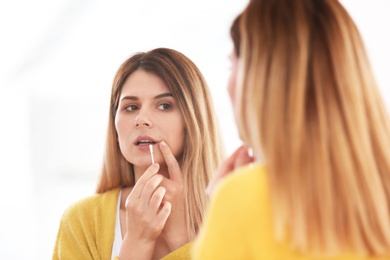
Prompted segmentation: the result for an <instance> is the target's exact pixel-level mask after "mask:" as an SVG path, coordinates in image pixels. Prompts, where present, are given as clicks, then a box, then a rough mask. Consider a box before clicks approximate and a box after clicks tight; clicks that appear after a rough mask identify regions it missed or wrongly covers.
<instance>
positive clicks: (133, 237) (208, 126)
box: [53, 48, 223, 260]
mask: <svg viewBox="0 0 390 260" xmlns="http://www.w3.org/2000/svg"><path fill="white" fill-rule="evenodd" d="M110 104H111V105H110V113H109V122H108V132H107V142H106V151H105V157H104V161H103V169H102V174H101V177H100V181H99V183H98V186H97V194H96V195H95V196H92V197H89V198H86V199H84V200H81V201H80V202H77V203H75V204H74V205H72V206H71V207H70V208H69V209H68V210H67V211H66V212H65V214H64V215H63V217H62V220H61V225H60V229H59V232H58V236H57V242H56V246H55V250H54V255H53V259H112V258H115V257H116V258H119V259H121V260H123V259H160V258H162V257H164V256H167V258H169V257H172V258H175V257H179V258H182V259H186V258H189V244H188V243H189V242H190V241H191V240H192V239H193V238H194V237H195V235H196V233H197V232H198V229H199V226H200V224H201V222H202V218H203V211H204V209H205V207H206V202H207V197H206V195H205V192H204V191H205V187H206V184H207V183H208V181H209V177H210V174H211V173H212V171H213V170H214V169H215V167H216V166H217V165H218V163H220V161H221V159H222V156H223V145H222V142H221V136H220V134H219V130H218V124H217V120H216V117H215V115H214V110H213V104H212V99H211V95H210V93H209V90H208V87H207V84H206V82H205V80H204V78H203V76H202V74H201V72H200V71H199V69H198V68H197V67H196V65H195V64H194V63H193V62H192V61H191V60H189V59H188V58H187V57H186V56H184V55H183V54H181V53H180V52H178V51H175V50H172V49H167V48H159V49H154V50H152V51H149V52H145V53H137V54H135V55H133V56H132V57H130V58H129V59H127V60H126V61H125V62H124V63H123V64H122V65H121V66H120V68H119V70H118V72H117V74H116V76H115V78H114V82H113V86H112V94H111V103H110ZM151 149H152V150H153V151H151ZM168 255H169V256H168Z"/></svg>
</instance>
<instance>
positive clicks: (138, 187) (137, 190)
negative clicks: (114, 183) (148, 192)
mask: <svg viewBox="0 0 390 260" xmlns="http://www.w3.org/2000/svg"><path fill="white" fill-rule="evenodd" d="M159 168H160V165H159V164H158V163H155V164H152V165H151V166H149V168H148V169H147V170H146V171H145V172H144V174H142V176H141V177H140V178H139V179H138V181H137V182H136V183H135V185H134V188H133V190H132V192H131V193H130V195H131V194H133V195H134V196H135V197H136V198H139V197H140V196H141V193H142V190H143V188H144V186H145V183H146V182H147V181H148V180H149V179H150V178H151V177H152V176H153V175H155V174H156V173H157V172H158V169H159Z"/></svg>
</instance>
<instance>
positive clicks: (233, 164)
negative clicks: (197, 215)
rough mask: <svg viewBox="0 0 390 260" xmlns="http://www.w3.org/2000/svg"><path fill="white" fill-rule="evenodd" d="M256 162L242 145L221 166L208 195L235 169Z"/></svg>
mask: <svg viewBox="0 0 390 260" xmlns="http://www.w3.org/2000/svg"><path fill="white" fill-rule="evenodd" d="M254 161H255V158H254V157H253V156H251V155H249V153H248V149H247V148H245V146H243V145H242V146H240V147H239V148H237V150H236V151H235V152H234V153H233V154H232V155H230V156H229V157H228V158H227V159H226V160H225V161H224V162H223V163H222V164H221V165H220V166H219V168H218V170H217V172H216V173H215V175H214V177H213V178H212V180H211V181H210V183H209V185H208V186H207V189H206V192H207V194H208V195H209V196H210V195H211V194H212V193H213V191H214V189H215V187H216V186H217V185H218V183H219V182H220V181H221V179H223V178H224V177H225V176H226V175H228V174H229V173H231V172H233V171H234V170H235V169H237V168H239V167H241V166H244V165H246V164H249V163H252V162H254Z"/></svg>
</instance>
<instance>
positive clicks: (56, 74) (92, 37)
mask: <svg viewBox="0 0 390 260" xmlns="http://www.w3.org/2000/svg"><path fill="white" fill-rule="evenodd" d="M247 2H248V1H245V0H213V1H209V0H198V1H180V0H165V1H157V0H142V1H135V0H127V1H121V0H112V1H103V0H100V1H99V0H97V1H93V0H56V1H49V0H36V1H27V0H15V1H5V0H0V33H1V40H0V123H1V126H0V167H1V170H0V178H1V179H0V180H1V189H0V212H1V213H0V255H1V259H51V254H52V251H53V247H54V242H55V237H56V234H57V230H58V225H59V221H60V218H61V215H62V213H63V211H64V210H65V209H66V208H67V207H68V206H69V205H70V204H71V203H73V202H74V201H76V200H79V199H81V198H84V197H85V196H89V195H91V194H93V193H94V191H95V185H96V183H97V177H98V175H99V171H100V166H101V162H102V158H103V148H104V142H105V133H106V124H107V118H108V105H109V99H110V90H111V83H112V80H113V77H114V74H115V72H116V70H117V69H118V67H119V65H120V64H121V63H122V62H123V61H124V60H125V59H127V58H128V57H129V56H130V55H131V54H133V53H135V52H138V51H148V50H150V49H152V48H156V47H168V48H173V49H176V50H178V51H180V52H182V53H184V54H185V55H187V56H188V57H189V58H190V59H192V60H193V61H194V62H195V63H196V64H197V65H198V67H199V68H200V70H201V71H202V72H203V74H204V76H205V78H206V80H207V81H208V83H209V86H210V88H211V92H212V95H213V98H214V103H215V108H216V110H217V114H218V117H219V121H220V124H221V127H222V131H223V137H224V139H225V142H226V148H227V151H228V153H231V152H232V151H233V150H234V149H235V148H236V147H237V146H238V145H239V144H240V141H239V138H238V136H237V133H236V130H235V126H234V119H233V117H232V115H231V107H230V101H229V97H228V95H227V91H226V86H227V80H228V76H229V73H230V69H229V67H230V63H229V59H228V55H229V52H230V50H231V47H232V45H231V42H230V37H229V27H230V23H231V21H232V20H233V19H234V17H235V16H236V15H237V14H238V13H239V12H240V11H241V10H242V9H243V8H244V7H245V5H246V4H247ZM341 2H342V3H343V4H344V6H345V7H346V8H347V10H348V11H349V12H350V14H351V15H352V17H353V18H354V19H355V22H356V24H357V25H358V27H359V29H360V31H361V33H362V36H363V39H364V41H365V43H366V46H367V48H368V54H369V56H370V59H371V62H372V66H373V69H374V72H375V75H376V77H377V81H378V84H379V86H380V90H381V92H382V94H383V97H384V100H385V102H386V105H387V107H390V73H389V72H390V70H389V68H390V48H389V47H390V37H389V36H390V16H389V15H388V14H389V13H390V1H388V0H372V1H364V0H360V1H359V0H343V1H341Z"/></svg>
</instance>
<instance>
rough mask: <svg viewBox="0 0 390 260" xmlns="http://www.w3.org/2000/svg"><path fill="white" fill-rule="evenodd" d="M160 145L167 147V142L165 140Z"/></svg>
mask: <svg viewBox="0 0 390 260" xmlns="http://www.w3.org/2000/svg"><path fill="white" fill-rule="evenodd" d="M160 145H161V148H164V149H165V148H166V147H167V143H166V142H164V141H161V142H160Z"/></svg>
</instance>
